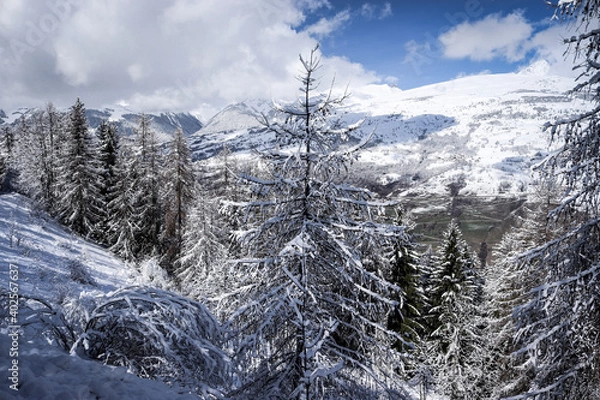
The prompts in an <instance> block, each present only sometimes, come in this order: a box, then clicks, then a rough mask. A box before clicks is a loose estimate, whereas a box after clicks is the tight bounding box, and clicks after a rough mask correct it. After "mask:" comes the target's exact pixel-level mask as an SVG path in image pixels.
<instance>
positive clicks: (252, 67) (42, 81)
mask: <svg viewBox="0 0 600 400" xmlns="http://www.w3.org/2000/svg"><path fill="white" fill-rule="evenodd" d="M552 15H553V10H552V8H550V7H549V6H547V5H546V2H545V0H420V1H414V0H390V1H379V0H371V1H338V0H251V1H250V0H0V109H4V110H6V111H10V110H14V109H15V108H16V107H22V106H27V107H31V106H43V105H44V104H45V103H47V102H49V101H51V102H53V103H54V104H55V105H57V106H58V107H68V106H69V105H71V104H73V103H74V102H75V99H76V98H77V97H80V98H81V100H82V101H83V102H84V103H85V104H86V106H87V107H88V108H91V107H103V106H111V105H114V104H121V105H126V106H128V107H130V108H131V109H132V110H133V111H146V112H155V111H167V110H170V111H193V112H196V113H198V114H200V115H201V116H202V117H203V118H204V119H207V118H209V117H210V116H212V115H213V114H214V113H215V112H216V111H218V110H219V109H220V108H222V107H223V106H225V105H227V104H228V103H230V102H234V101H241V100H244V99H247V98H281V97H290V96H294V95H295V93H296V88H297V81H296V80H295V79H294V77H295V76H296V75H297V74H298V72H299V67H300V65H299V62H298V55H299V54H307V53H308V52H309V51H310V49H312V48H314V46H315V45H316V44H317V43H320V51H321V52H322V64H323V69H322V71H321V73H322V75H323V80H324V81H326V82H327V84H328V83H329V80H330V79H331V78H332V77H333V76H334V75H335V79H336V82H337V83H338V84H340V85H343V86H345V85H349V87H350V90H351V91H352V90H358V88H360V87H361V86H363V85H367V84H390V85H395V86H397V87H399V88H400V89H409V88H413V87H417V86H421V85H426V84H430V83H435V82H441V81H445V80H449V79H453V78H456V77H460V76H464V75H470V74H480V73H500V72H512V71H517V70H519V69H520V68H523V67H525V66H527V65H529V64H530V63H532V62H534V61H537V60H539V59H545V60H546V61H548V62H549V63H550V65H551V66H552V69H551V73H555V74H570V73H571V72H570V66H571V64H570V62H565V61H564V57H563V51H564V47H563V45H562V44H561V38H562V37H564V36H566V35H567V34H568V31H567V29H568V27H567V24H564V23H563V24H561V23H559V22H558V21H556V20H552V18H551V17H552Z"/></svg>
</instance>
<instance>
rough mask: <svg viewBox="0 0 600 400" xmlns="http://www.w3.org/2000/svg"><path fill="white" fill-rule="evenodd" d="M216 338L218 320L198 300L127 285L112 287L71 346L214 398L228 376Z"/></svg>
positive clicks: (105, 360)
mask: <svg viewBox="0 0 600 400" xmlns="http://www.w3.org/2000/svg"><path fill="white" fill-rule="evenodd" d="M221 340H222V334H221V330H220V326H219V324H218V322H217V321H216V320H215V318H214V317H213V316H212V315H211V314H210V312H209V311H208V310H207V309H206V308H205V307H204V306H203V305H202V304H200V303H198V302H195V301H192V300H189V299H186V298H183V297H180V296H178V295H176V294H173V293H171V292H167V291H163V290H159V289H155V288H148V287H130V288H125V289H121V290H118V291H116V292H113V293H112V294H110V295H109V296H108V297H107V299H106V301H105V302H103V303H101V304H100V305H99V306H98V307H97V308H96V309H95V310H93V312H92V313H91V315H90V319H89V321H88V323H87V326H86V328H85V332H84V333H83V335H82V336H81V337H80V338H79V339H78V341H77V343H76V344H75V346H74V349H75V351H77V352H78V353H79V354H83V355H86V356H88V357H91V358H93V359H100V360H102V361H103V362H105V363H107V364H111V365H118V366H125V367H127V368H128V369H129V370H130V371H132V372H133V373H135V374H136V375H138V376H141V377H147V378H152V379H157V380H162V381H164V382H166V383H169V384H179V385H182V386H186V387H188V388H192V389H193V390H194V391H197V392H198V393H202V394H203V395H204V396H208V397H209V398H219V397H221V394H220V393H221V392H220V389H222V388H223V386H224V384H225V383H226V380H227V376H228V373H227V372H228V370H227V368H228V367H227V365H228V360H227V356H226V355H225V353H224V352H223V351H222V349H221V348H220V347H219V343H220V342H221Z"/></svg>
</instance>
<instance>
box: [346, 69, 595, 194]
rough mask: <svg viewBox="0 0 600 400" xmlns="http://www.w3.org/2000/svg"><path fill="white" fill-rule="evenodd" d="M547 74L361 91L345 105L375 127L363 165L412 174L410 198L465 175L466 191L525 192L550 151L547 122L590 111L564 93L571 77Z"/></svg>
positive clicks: (443, 188) (539, 71)
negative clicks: (533, 167)
mask: <svg viewBox="0 0 600 400" xmlns="http://www.w3.org/2000/svg"><path fill="white" fill-rule="evenodd" d="M545 71H546V69H544V66H543V65H539V66H536V68H529V69H526V70H523V71H521V72H519V73H509V74H495V75H478V76H468V77H464V78H459V79H455V80H452V81H448V82H444V83H440V84H435V85H429V86H424V87H421V88H416V89H411V90H407V91H402V90H400V89H396V88H391V87H386V86H382V85H372V86H370V87H365V88H361V89H359V90H357V92H356V93H354V95H353V96H352V97H351V98H350V101H351V103H350V104H349V107H348V108H349V109H350V110H353V112H354V113H356V114H357V115H358V114H359V113H360V112H363V113H365V114H367V115H368V120H367V124H366V126H363V130H365V128H366V130H373V129H375V135H374V145H372V146H370V147H369V148H367V149H366V150H365V151H364V152H363V153H362V154H361V157H360V161H362V162H365V163H371V164H374V165H377V166H378V168H379V169H380V170H384V169H383V168H382V167H386V168H388V169H389V170H390V172H391V173H398V171H404V173H405V174H410V175H413V176H415V181H414V186H413V189H411V190H412V191H413V194H414V192H415V191H416V192H422V193H428V194H432V193H433V194H444V192H445V191H446V186H447V185H448V184H449V183H451V182H453V181H456V179H459V178H462V179H464V180H465V184H466V187H465V188H464V189H463V190H464V192H463V193H467V192H468V193H473V194H478V195H483V196H498V195H503V194H504V195H522V194H523V191H524V190H526V188H527V185H529V184H530V183H531V181H532V171H531V168H532V166H533V165H535V164H537V163H538V162H539V161H540V160H541V159H542V158H543V157H544V156H545V154H547V153H548V152H549V151H551V150H552V149H551V147H550V143H549V134H547V133H545V132H544V131H543V127H544V124H546V123H547V122H551V121H555V120H557V119H560V118H566V117H569V116H572V115H575V114H578V113H580V112H583V111H585V110H586V109H587V108H589V106H590V104H589V101H587V100H586V99H583V98H581V97H577V96H574V97H571V96H567V94H566V93H567V92H568V91H569V90H570V89H571V88H572V87H573V86H574V82H573V81H572V80H571V79H568V78H561V77H553V76H548V75H546V72H545ZM382 178H383V180H386V179H389V178H388V177H385V176H384V177H382Z"/></svg>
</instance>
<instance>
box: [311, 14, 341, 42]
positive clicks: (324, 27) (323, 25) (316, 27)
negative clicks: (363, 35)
mask: <svg viewBox="0 0 600 400" xmlns="http://www.w3.org/2000/svg"><path fill="white" fill-rule="evenodd" d="M348 21H350V10H344V11H341V12H339V13H337V14H336V15H335V16H334V17H333V18H331V19H329V18H321V19H320V20H319V21H317V22H316V23H314V24H313V25H311V26H309V27H307V28H306V29H305V32H306V33H308V34H309V35H314V36H317V37H319V38H322V37H324V36H327V35H329V34H330V33H332V32H335V31H337V30H339V29H341V28H342V27H343V26H344V24H346V23H347V22H348Z"/></svg>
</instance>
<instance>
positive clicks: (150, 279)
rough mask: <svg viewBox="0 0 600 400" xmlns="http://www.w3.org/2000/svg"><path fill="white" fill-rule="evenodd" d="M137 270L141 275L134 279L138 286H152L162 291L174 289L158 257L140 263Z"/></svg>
mask: <svg viewBox="0 0 600 400" xmlns="http://www.w3.org/2000/svg"><path fill="white" fill-rule="evenodd" d="M137 270H138V272H139V274H138V275H136V276H135V277H134V281H135V284H136V285H139V286H152V287H155V288H159V289H162V290H171V289H172V288H173V283H172V282H171V279H170V278H169V275H168V274H167V271H166V270H165V269H164V268H163V267H161V266H160V262H159V260H158V259H157V258H156V257H152V258H149V259H147V260H144V261H142V262H140V263H139V266H138V268H137Z"/></svg>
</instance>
